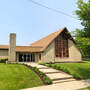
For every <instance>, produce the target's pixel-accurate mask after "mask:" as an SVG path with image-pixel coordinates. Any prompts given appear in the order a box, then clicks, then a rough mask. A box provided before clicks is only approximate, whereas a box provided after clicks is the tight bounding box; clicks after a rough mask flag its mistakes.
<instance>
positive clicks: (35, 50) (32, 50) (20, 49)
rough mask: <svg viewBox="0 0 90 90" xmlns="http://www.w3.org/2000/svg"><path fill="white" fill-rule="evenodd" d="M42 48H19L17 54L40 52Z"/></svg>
mask: <svg viewBox="0 0 90 90" xmlns="http://www.w3.org/2000/svg"><path fill="white" fill-rule="evenodd" d="M41 49H42V47H30V46H17V47H16V52H40V51H41Z"/></svg>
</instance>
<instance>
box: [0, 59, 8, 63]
mask: <svg viewBox="0 0 90 90" xmlns="http://www.w3.org/2000/svg"><path fill="white" fill-rule="evenodd" d="M6 61H8V58H4V59H0V63H6Z"/></svg>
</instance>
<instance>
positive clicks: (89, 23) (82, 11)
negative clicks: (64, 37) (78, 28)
mask: <svg viewBox="0 0 90 90" xmlns="http://www.w3.org/2000/svg"><path fill="white" fill-rule="evenodd" d="M77 5H78V10H76V11H75V13H76V15H77V16H78V18H79V19H80V20H81V24H82V26H84V29H83V30H82V31H83V35H84V37H89V38H90V0H88V1H87V2H84V1H83V0H78V2H77Z"/></svg>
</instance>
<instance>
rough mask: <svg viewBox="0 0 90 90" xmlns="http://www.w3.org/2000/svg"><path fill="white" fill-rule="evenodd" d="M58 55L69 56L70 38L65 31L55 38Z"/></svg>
mask: <svg viewBox="0 0 90 90" xmlns="http://www.w3.org/2000/svg"><path fill="white" fill-rule="evenodd" d="M55 49H56V50H55V52H56V57H69V52H68V39H67V36H66V35H65V33H62V34H60V35H59V36H58V37H57V38H56V40H55Z"/></svg>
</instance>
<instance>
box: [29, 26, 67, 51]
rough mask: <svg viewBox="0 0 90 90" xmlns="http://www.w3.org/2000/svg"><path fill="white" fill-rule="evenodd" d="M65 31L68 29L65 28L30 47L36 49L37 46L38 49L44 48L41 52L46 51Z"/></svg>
mask: <svg viewBox="0 0 90 90" xmlns="http://www.w3.org/2000/svg"><path fill="white" fill-rule="evenodd" d="M65 29H66V27H64V28H62V29H60V30H58V31H57V32H54V33H52V34H50V35H48V36H46V37H44V38H42V39H40V40H38V41H36V42H34V43H32V44H30V46H32V47H36V46H37V47H42V49H41V51H44V50H45V49H46V48H47V47H48V45H49V44H50V43H51V42H52V41H53V40H54V39H55V38H56V37H57V36H58V35H59V34H60V33H61V32H62V31H64V30H65Z"/></svg>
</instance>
